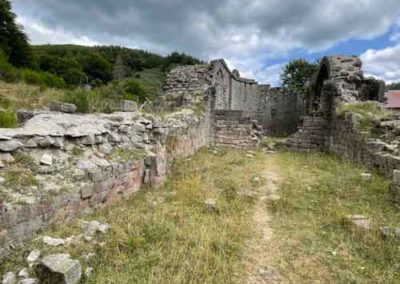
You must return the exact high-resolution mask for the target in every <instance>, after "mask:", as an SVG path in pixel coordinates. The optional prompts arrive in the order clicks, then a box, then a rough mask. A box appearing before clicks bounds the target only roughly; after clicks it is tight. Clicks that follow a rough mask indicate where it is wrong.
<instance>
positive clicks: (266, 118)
mask: <svg viewBox="0 0 400 284" xmlns="http://www.w3.org/2000/svg"><path fill="white" fill-rule="evenodd" d="M305 110H306V105H305V100H304V98H302V97H301V96H297V95H294V94H291V93H287V92H284V91H283V90H282V89H280V88H269V87H268V88H267V89H266V90H265V94H264V95H263V96H262V97H261V102H259V103H258V109H257V111H256V115H255V117H256V119H257V120H258V122H259V124H260V125H262V126H263V128H264V129H265V130H266V131H265V132H266V135H278V136H285V135H287V134H292V133H294V132H296V131H297V130H298V126H299V123H300V118H301V117H302V116H304V115H305Z"/></svg>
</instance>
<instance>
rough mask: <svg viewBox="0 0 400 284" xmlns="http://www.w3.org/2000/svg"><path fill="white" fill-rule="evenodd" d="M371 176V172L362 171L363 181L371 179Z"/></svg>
mask: <svg viewBox="0 0 400 284" xmlns="http://www.w3.org/2000/svg"><path fill="white" fill-rule="evenodd" d="M371 178H372V175H371V174H369V173H362V174H361V179H362V180H363V181H369V180H371Z"/></svg>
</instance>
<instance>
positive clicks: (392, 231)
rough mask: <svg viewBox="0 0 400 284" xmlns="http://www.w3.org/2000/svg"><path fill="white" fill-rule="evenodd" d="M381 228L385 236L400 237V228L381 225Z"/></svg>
mask: <svg viewBox="0 0 400 284" xmlns="http://www.w3.org/2000/svg"><path fill="white" fill-rule="evenodd" d="M379 229H380V231H381V234H382V236H383V237H384V238H396V239H400V228H390V227H381V228H379Z"/></svg>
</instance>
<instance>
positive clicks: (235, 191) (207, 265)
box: [0, 149, 264, 284]
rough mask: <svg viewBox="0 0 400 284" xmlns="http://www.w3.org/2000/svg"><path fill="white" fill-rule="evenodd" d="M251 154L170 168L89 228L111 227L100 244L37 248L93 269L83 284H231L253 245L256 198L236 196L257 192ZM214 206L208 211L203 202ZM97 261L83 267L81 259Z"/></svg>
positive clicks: (201, 158)
mask: <svg viewBox="0 0 400 284" xmlns="http://www.w3.org/2000/svg"><path fill="white" fill-rule="evenodd" d="M245 154H246V152H244V151H234V150H232V151H231V150H229V151H225V150H219V154H217V155H215V154H212V153H211V151H209V150H207V149H203V150H201V151H200V152H199V153H198V154H196V155H195V156H194V157H192V158H190V159H185V160H181V161H179V162H176V163H175V164H174V165H173V169H172V174H171V176H170V177H169V178H168V180H167V182H166V184H165V185H164V186H163V187H162V188H160V189H158V190H154V189H142V190H141V191H140V192H138V193H137V194H136V195H135V196H133V198H131V199H130V200H127V201H123V202H120V203H118V204H116V205H114V206H110V207H107V208H105V209H103V210H101V211H99V212H97V213H96V214H95V215H93V216H88V217H86V219H87V220H93V219H96V220H100V221H103V222H107V223H109V224H111V230H110V232H109V233H108V234H107V235H106V236H102V237H100V239H98V241H100V242H104V245H103V246H101V245H100V244H94V243H90V244H87V243H85V244H84V245H82V246H77V247H69V248H68V249H65V248H47V247H44V246H43V244H42V242H41V240H40V238H38V239H37V240H36V241H34V242H33V244H32V246H33V247H36V248H40V249H42V250H43V251H44V254H48V253H54V252H65V251H66V250H67V251H68V252H69V253H70V254H71V255H72V256H73V257H74V258H78V259H80V260H81V263H82V264H83V266H84V267H86V265H90V266H93V268H94V271H95V274H94V277H93V278H92V279H90V280H85V281H84V283H118V284H122V283H234V282H238V283H240V281H239V280H238V277H239V276H240V275H241V274H242V273H243V269H244V268H243V259H244V254H245V242H246V240H248V239H249V238H250V237H251V228H250V227H251V225H250V222H249V218H250V216H251V212H252V208H253V205H254V202H253V199H252V198H251V197H244V196H243V195H240V194H239V193H240V192H241V191H245V190H252V189H254V188H255V187H256V185H255V184H254V182H252V181H251V180H252V178H253V177H254V175H255V174H257V172H259V171H260V170H261V168H262V167H263V166H264V164H263V161H264V156H263V154H261V153H257V155H256V157H255V158H254V159H248V158H246V157H245ZM208 198H215V199H216V200H217V209H216V210H214V211H209V210H207V209H206V207H205V204H204V202H205V200H206V199H208ZM79 232H80V230H79V222H78V221H77V222H74V223H72V224H69V225H68V226H66V225H59V226H54V228H53V230H51V231H50V232H45V233H44V235H50V236H53V237H69V236H71V235H77V234H79ZM32 246H31V247H26V248H24V249H22V250H20V251H18V252H16V253H15V254H14V255H12V256H10V258H9V259H8V260H7V261H5V262H4V263H2V264H0V273H3V272H5V271H8V270H9V269H12V268H14V267H16V266H18V263H23V262H24V258H25V257H26V255H27V254H28V253H29V251H30V249H31V248H32ZM88 252H94V253H96V257H94V258H93V259H92V260H91V261H89V263H87V264H85V262H84V260H83V259H82V255H83V254H85V253H88Z"/></svg>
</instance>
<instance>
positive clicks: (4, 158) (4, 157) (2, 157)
mask: <svg viewBox="0 0 400 284" xmlns="http://www.w3.org/2000/svg"><path fill="white" fill-rule="evenodd" d="M0 160H1V161H2V162H4V163H12V162H14V161H15V159H14V157H13V156H12V155H11V154H10V153H1V154H0Z"/></svg>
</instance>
